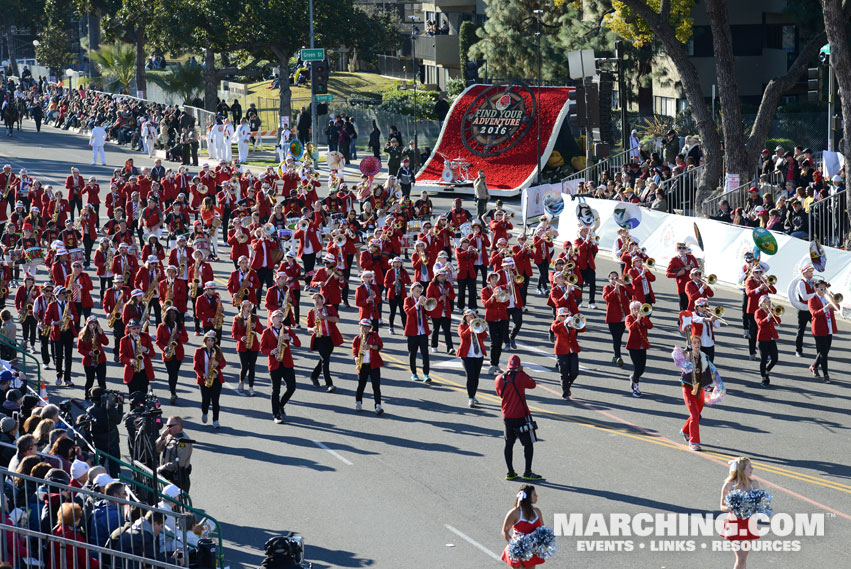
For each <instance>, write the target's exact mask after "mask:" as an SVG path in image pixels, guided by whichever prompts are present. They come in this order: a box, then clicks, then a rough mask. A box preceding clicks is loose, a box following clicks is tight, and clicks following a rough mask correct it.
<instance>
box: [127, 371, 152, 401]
mask: <svg viewBox="0 0 851 569" xmlns="http://www.w3.org/2000/svg"><path fill="white" fill-rule="evenodd" d="M127 391H128V392H129V393H130V394H131V395H132V394H133V393H135V392H137V391H141V392H142V393H147V392H148V376H147V374H146V373H145V370H144V369H143V370H142V371H139V372H134V373H133V378H132V379H131V380H130V383H128V384H127Z"/></svg>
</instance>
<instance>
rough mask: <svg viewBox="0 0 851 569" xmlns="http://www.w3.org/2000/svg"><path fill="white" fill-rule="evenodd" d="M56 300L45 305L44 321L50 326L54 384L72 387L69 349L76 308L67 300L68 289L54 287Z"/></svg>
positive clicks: (70, 347)
mask: <svg viewBox="0 0 851 569" xmlns="http://www.w3.org/2000/svg"><path fill="white" fill-rule="evenodd" d="M55 294H56V300H54V301H53V302H51V303H50V304H49V305H48V306H47V312H46V313H45V315H44V323H45V324H46V325H48V326H50V342H51V345H52V346H53V360H54V361H55V362H56V385H63V384H64V385H65V387H72V386H73V385H74V384H73V383H72V382H71V356H72V353H71V350H73V349H74V338H75V337H76V336H77V328H76V326H75V325H74V322H76V321H77V309H76V308H75V307H74V305H73V303H71V302H70V301H69V300H68V290H67V289H66V288H65V287H62V286H58V287H56V293H55Z"/></svg>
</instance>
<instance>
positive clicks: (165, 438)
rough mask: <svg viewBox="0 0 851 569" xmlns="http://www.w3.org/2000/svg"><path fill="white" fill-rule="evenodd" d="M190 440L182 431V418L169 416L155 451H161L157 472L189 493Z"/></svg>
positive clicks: (190, 472) (190, 470) (190, 468)
mask: <svg viewBox="0 0 851 569" xmlns="http://www.w3.org/2000/svg"><path fill="white" fill-rule="evenodd" d="M192 442H193V441H192V440H191V439H190V438H189V436H188V435H187V434H186V433H185V432H183V419H181V418H180V417H178V416H174V417H169V418H168V421H166V425H165V427H163V430H162V433H161V434H160V438H159V439H157V452H160V453H162V457H161V458H160V467H159V468H157V472H158V473H159V474H160V475H161V476H162V477H164V478H166V479H167V480H169V481H170V482H172V483H174V484H175V485H176V486H177V487H178V488H180V489H181V490H183V491H184V492H186V493H189V475H190V474H192V465H191V464H189V459H190V458H191V457H192Z"/></svg>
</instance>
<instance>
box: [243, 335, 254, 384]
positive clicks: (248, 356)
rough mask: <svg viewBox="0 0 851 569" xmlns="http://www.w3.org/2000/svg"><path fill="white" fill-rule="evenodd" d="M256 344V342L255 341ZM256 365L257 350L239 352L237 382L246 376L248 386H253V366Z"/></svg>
mask: <svg viewBox="0 0 851 569" xmlns="http://www.w3.org/2000/svg"><path fill="white" fill-rule="evenodd" d="M255 345H256V342H255ZM255 367H257V350H245V351H244V352H239V382H240V383H243V382H244V381H245V380H246V377H247V378H248V387H254V368H255Z"/></svg>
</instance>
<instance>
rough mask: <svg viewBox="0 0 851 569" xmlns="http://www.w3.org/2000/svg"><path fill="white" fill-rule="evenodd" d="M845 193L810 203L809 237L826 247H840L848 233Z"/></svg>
mask: <svg viewBox="0 0 851 569" xmlns="http://www.w3.org/2000/svg"><path fill="white" fill-rule="evenodd" d="M847 209H848V203H847V198H846V194H845V192H844V191H843V192H842V193H839V194H835V195H832V196H829V197H827V198H824V199H822V200H819V201H817V202H813V203H811V204H810V211H809V214H808V215H807V217H808V220H809V234H810V239H817V240H818V241H819V243H821V244H822V245H826V246H828V247H841V246H842V245H843V243H844V242H845V236H846V235H847V234H848V214H847V212H846V210H847Z"/></svg>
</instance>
